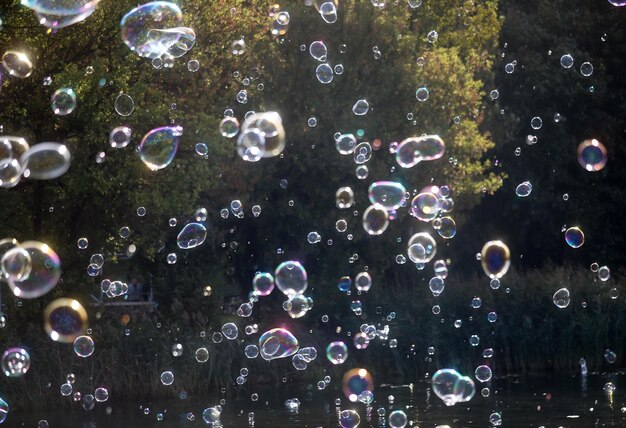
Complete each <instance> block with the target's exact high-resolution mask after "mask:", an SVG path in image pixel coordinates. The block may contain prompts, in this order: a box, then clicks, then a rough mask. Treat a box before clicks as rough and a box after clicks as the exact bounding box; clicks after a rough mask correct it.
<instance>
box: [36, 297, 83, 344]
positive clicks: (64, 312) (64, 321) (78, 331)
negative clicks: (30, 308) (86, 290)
mask: <svg viewBox="0 0 626 428" xmlns="http://www.w3.org/2000/svg"><path fill="white" fill-rule="evenodd" d="M87 325H88V321H87V311H85V308H83V305H81V304H80V303H79V302H78V301H77V300H74V299H66V298H60V299H56V300H53V301H52V302H51V303H50V304H49V305H48V306H47V307H46V309H45V311H44V328H45V330H46V333H48V335H49V336H50V338H51V339H52V340H54V341H55V342H62V343H73V342H74V340H76V338H77V337H78V336H80V335H82V334H83V333H84V332H85V330H87Z"/></svg>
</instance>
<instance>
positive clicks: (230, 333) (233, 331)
mask: <svg viewBox="0 0 626 428" xmlns="http://www.w3.org/2000/svg"><path fill="white" fill-rule="evenodd" d="M222 334H223V335H224V337H225V338H226V339H228V340H235V339H236V338H237V336H239V329H238V328H237V326H236V325H235V324H234V323H232V322H229V323H226V324H224V325H223V326H222Z"/></svg>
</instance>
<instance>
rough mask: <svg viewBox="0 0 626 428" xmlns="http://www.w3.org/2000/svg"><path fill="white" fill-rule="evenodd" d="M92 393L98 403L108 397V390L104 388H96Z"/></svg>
mask: <svg viewBox="0 0 626 428" xmlns="http://www.w3.org/2000/svg"><path fill="white" fill-rule="evenodd" d="M93 395H94V398H95V399H96V401H97V402H98V403H104V402H105V401H107V400H108V399H109V391H108V390H107V389H106V388H102V387H100V388H96V390H95V392H94V394H93Z"/></svg>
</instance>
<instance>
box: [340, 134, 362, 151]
mask: <svg viewBox="0 0 626 428" xmlns="http://www.w3.org/2000/svg"><path fill="white" fill-rule="evenodd" d="M356 145H357V144H356V138H355V137H354V135H352V134H342V135H340V136H339V137H338V138H337V139H336V140H335V147H336V148H337V151H338V152H339V153H341V154H342V155H349V154H351V153H354V149H355V148H356Z"/></svg>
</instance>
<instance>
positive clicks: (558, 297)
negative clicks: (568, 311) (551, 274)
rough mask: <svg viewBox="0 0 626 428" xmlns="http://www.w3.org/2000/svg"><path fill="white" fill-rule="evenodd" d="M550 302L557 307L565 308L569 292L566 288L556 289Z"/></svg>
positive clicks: (567, 304) (568, 300) (568, 302)
mask: <svg viewBox="0 0 626 428" xmlns="http://www.w3.org/2000/svg"><path fill="white" fill-rule="evenodd" d="M552 302H553V303H554V304H555V306H556V307H557V308H559V309H563V308H567V307H568V306H569V304H570V294H569V290H568V289H567V288H561V289H559V290H557V291H556V292H555V293H554V295H553V296H552Z"/></svg>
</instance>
